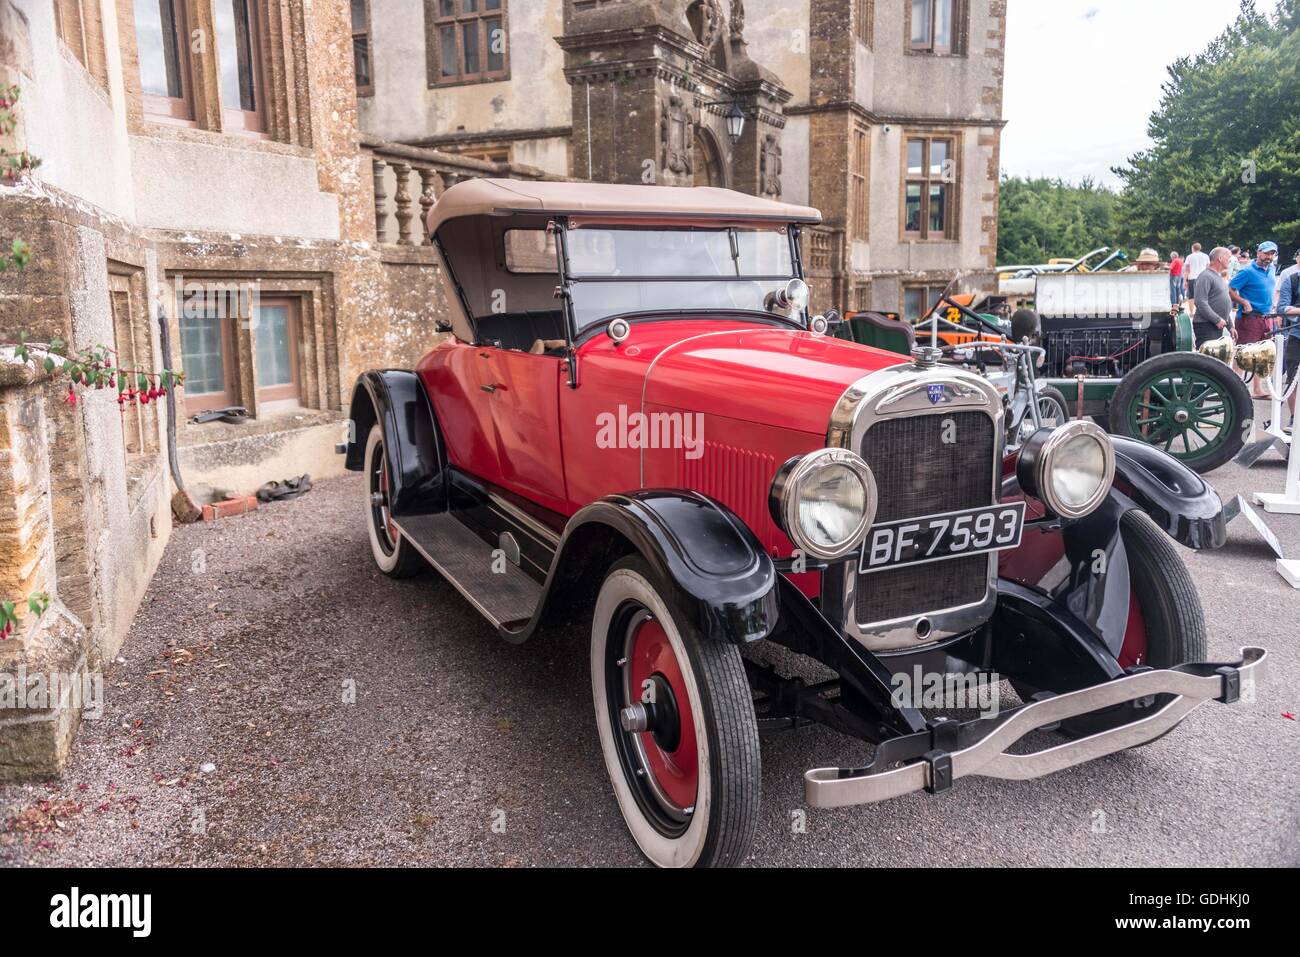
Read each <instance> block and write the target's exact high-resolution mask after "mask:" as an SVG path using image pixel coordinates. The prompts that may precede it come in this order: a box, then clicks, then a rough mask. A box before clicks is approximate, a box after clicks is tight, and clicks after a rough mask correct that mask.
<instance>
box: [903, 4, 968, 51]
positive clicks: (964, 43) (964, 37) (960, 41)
mask: <svg viewBox="0 0 1300 957" xmlns="http://www.w3.org/2000/svg"><path fill="white" fill-rule="evenodd" d="M925 2H926V3H928V4H929V5H930V43H929V45H928V46H916V45H914V44H913V43H912V0H903V52H904V53H906V54H907V55H908V56H931V57H964V56H966V51H967V49H968V47H969V43H968V37H969V35H970V0H925ZM940 3H951V4H952V49H951V50H936V49H934V22H935V14H936V11H937V10H938V5H939V4H940Z"/></svg>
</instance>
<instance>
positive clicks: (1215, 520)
mask: <svg viewBox="0 0 1300 957" xmlns="http://www.w3.org/2000/svg"><path fill="white" fill-rule="evenodd" d="M1110 440H1111V443H1112V444H1113V445H1114V446H1115V489H1116V490H1117V491H1118V492H1120V493H1122V494H1123V495H1124V496H1125V497H1126V498H1128V499H1129V500H1131V501H1132V502H1133V503H1135V504H1136V505H1137V506H1138V507H1139V508H1141V509H1142V511H1144V512H1146V513H1147V514H1148V515H1150V516H1151V518H1152V519H1153V520H1154V521H1155V523H1156V524H1157V525H1159V526H1160V527H1161V528H1163V529H1164V530H1165V531H1166V532H1168V533H1169V535H1170V537H1171V538H1173V539H1174V540H1175V541H1177V542H1180V543H1182V544H1183V545H1186V546H1187V547H1188V548H1221V547H1222V546H1223V543H1224V542H1226V541H1227V539H1228V523H1227V519H1225V518H1224V515H1223V502H1222V501H1221V500H1220V498H1219V494H1218V493H1217V492H1216V491H1215V490H1214V488H1213V487H1212V486H1211V485H1210V484H1209V483H1208V482H1206V481H1205V479H1203V478H1201V477H1200V476H1199V475H1197V474H1196V473H1195V472H1193V471H1192V470H1191V469H1189V468H1188V467H1187V466H1186V465H1184V464H1183V463H1182V462H1180V461H1178V460H1177V459H1176V458H1174V457H1173V456H1172V455H1166V454H1165V453H1164V452H1162V451H1161V450H1160V449H1157V448H1155V447H1154V446H1151V445H1148V444H1146V443H1145V442H1140V441H1138V440H1137V439H1127V438H1124V437H1123V436H1118V435H1112V436H1111V437H1110Z"/></svg>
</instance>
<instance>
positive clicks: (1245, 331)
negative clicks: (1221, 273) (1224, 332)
mask: <svg viewBox="0 0 1300 957" xmlns="http://www.w3.org/2000/svg"><path fill="white" fill-rule="evenodd" d="M1275 259H1277V243H1274V242H1263V243H1260V244H1259V248H1258V249H1256V250H1255V259H1254V261H1253V262H1252V263H1251V264H1250V265H1249V266H1246V267H1244V268H1243V269H1242V270H1241V272H1239V273H1237V275H1235V276H1233V277H1232V281H1231V282H1229V283H1228V295H1230V296H1231V297H1232V301H1233V302H1234V303H1236V304H1237V305H1238V306H1239V307H1240V312H1239V313H1238V319H1237V341H1238V342H1240V343H1241V344H1242V345H1245V344H1246V343H1248V342H1263V341H1264V340H1265V339H1269V338H1271V337H1272V335H1273V320H1272V315H1271V314H1272V311H1273V292H1274V288H1275V287H1274V279H1273V272H1272V267H1273V260H1275ZM1251 385H1252V387H1253V388H1254V391H1255V398H1256V399H1263V398H1267V396H1265V395H1264V393H1263V391H1262V390H1261V384H1260V382H1259V379H1258V377H1256V378H1255V379H1253V380H1252V381H1251Z"/></svg>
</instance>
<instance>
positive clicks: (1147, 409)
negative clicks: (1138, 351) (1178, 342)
mask: <svg viewBox="0 0 1300 957" xmlns="http://www.w3.org/2000/svg"><path fill="white" fill-rule="evenodd" d="M1252 414H1253V413H1252V404H1251V398H1250V392H1249V390H1248V389H1247V388H1246V385H1245V383H1244V382H1242V380H1241V379H1240V378H1238V377H1237V375H1236V374H1235V373H1234V372H1233V371H1232V370H1231V369H1230V368H1229V367H1228V366H1227V365H1225V364H1224V363H1222V362H1220V361H1219V360H1218V359H1215V358H1213V357H1211V356H1205V355H1200V354H1198V353H1194V352H1171V353H1166V354H1164V355H1160V356H1156V357H1155V358H1153V359H1148V360H1147V361H1146V362H1143V363H1141V364H1140V365H1138V366H1136V367H1135V368H1134V369H1133V370H1132V371H1130V372H1129V374H1128V375H1126V376H1125V377H1124V379H1123V380H1122V381H1121V382H1120V384H1119V387H1118V388H1117V389H1116V390H1115V394H1114V396H1113V397H1112V399H1111V403H1110V421H1111V426H1112V430H1113V431H1114V432H1115V433H1116V434H1117V435H1124V436H1128V437H1129V438H1134V439H1139V440H1141V441H1143V442H1147V443H1149V444H1151V445H1154V446H1155V447H1156V448H1159V449H1163V450H1164V451H1166V452H1168V453H1169V454H1170V455H1172V456H1174V458H1176V459H1178V460H1180V461H1181V462H1182V463H1183V464H1184V465H1186V466H1188V467H1189V468H1191V469H1194V470H1195V471H1197V472H1201V473H1204V472H1209V471H1212V470H1213V469H1216V468H1218V467H1219V466H1220V465H1223V464H1224V463H1225V462H1227V461H1229V460H1230V459H1232V458H1233V456H1235V455H1236V454H1237V453H1238V452H1240V451H1241V447H1242V446H1243V445H1244V444H1245V441H1246V439H1247V438H1248V436H1249V432H1250V428H1251V417H1252Z"/></svg>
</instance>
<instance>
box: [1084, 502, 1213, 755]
mask: <svg viewBox="0 0 1300 957" xmlns="http://www.w3.org/2000/svg"><path fill="white" fill-rule="evenodd" d="M1119 528H1120V535H1121V536H1122V537H1123V539H1124V550H1125V552H1126V553H1127V557H1128V569H1129V616H1128V624H1127V627H1126V628H1125V629H1124V643H1123V646H1122V647H1121V648H1120V652H1119V663H1120V664H1121V665H1122V666H1123V667H1125V668H1133V667H1139V666H1143V665H1145V666H1147V667H1150V668H1156V669H1160V668H1172V667H1174V666H1175V665H1182V664H1186V663H1187V662H1189V661H1204V660H1205V659H1206V657H1207V656H1208V651H1207V648H1208V644H1209V642H1208V639H1207V637H1206V630H1205V613H1204V611H1203V610H1202V609H1201V599H1200V595H1199V594H1198V592H1197V591H1196V583H1195V582H1194V581H1193V580H1192V575H1191V572H1189V571H1188V570H1187V566H1186V565H1185V564H1183V559H1182V556H1181V555H1179V554H1178V550H1177V549H1176V548H1174V544H1173V541H1172V540H1171V539H1170V538H1169V536H1168V535H1166V534H1165V532H1164V531H1163V530H1161V528H1160V527H1159V526H1158V525H1156V523H1155V522H1153V521H1152V520H1151V518H1150V517H1149V516H1148V515H1147V514H1146V513H1145V512H1138V511H1133V512H1126V513H1125V514H1124V517H1123V518H1122V519H1121V520H1120V526H1119ZM1129 717H1130V716H1129V715H1128V714H1127V713H1126V712H1125V711H1124V710H1122V709H1115V708H1112V709H1110V710H1108V711H1101V712H1097V713H1095V714H1088V715H1080V716H1079V717H1078V718H1071V719H1069V720H1067V721H1065V722H1063V723H1062V725H1061V730H1062V731H1063V732H1064V733H1065V734H1066V735H1068V736H1070V737H1081V736H1083V735H1087V734H1095V733H1097V732H1098V731H1105V730H1107V729H1109V728H1113V727H1115V726H1116V725H1118V724H1122V723H1124V721H1125V720H1128V718H1129ZM1165 733H1166V734H1167V733H1168V732H1165ZM1162 737H1163V735H1162ZM1148 743H1149V742H1148Z"/></svg>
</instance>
